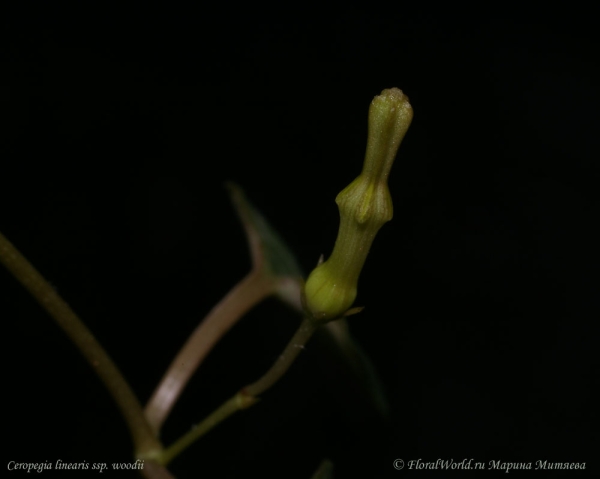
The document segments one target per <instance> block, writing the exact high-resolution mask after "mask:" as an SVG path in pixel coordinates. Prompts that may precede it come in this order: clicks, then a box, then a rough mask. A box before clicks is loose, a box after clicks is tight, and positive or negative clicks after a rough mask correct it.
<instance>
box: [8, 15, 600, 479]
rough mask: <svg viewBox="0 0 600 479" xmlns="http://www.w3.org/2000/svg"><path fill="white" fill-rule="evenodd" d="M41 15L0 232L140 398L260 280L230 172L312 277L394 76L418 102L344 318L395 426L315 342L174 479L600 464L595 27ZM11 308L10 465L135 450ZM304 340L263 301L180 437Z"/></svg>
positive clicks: (91, 383)
mask: <svg viewBox="0 0 600 479" xmlns="http://www.w3.org/2000/svg"><path fill="white" fill-rule="evenodd" d="M127 5H129V4H127ZM30 8H31V10H30V11H28V12H21V13H20V14H19V15H14V16H11V15H6V16H4V18H3V20H2V22H3V24H4V25H3V39H2V64H1V78H0V100H1V104H0V105H1V108H0V118H1V122H2V123H1V130H0V141H1V143H0V145H1V146H0V148H1V149H0V155H1V157H0V162H1V169H0V229H1V231H2V232H3V233H4V234H5V235H6V236H7V237H8V238H9V239H10V240H11V241H12V242H13V243H14V244H15V245H17V246H18V247H19V248H20V250H21V251H22V252H23V253H24V254H25V255H26V256H27V257H28V258H29V259H30V260H31V261H32V262H33V263H34V264H35V265H36V266H37V267H38V269H39V270H40V271H41V272H42V273H43V274H44V275H45V276H46V277H47V279H48V280H49V281H50V282H51V283H52V284H53V285H54V286H55V287H56V288H57V289H58V291H59V292H60V293H61V294H62V295H63V297H64V298H65V299H66V300H67V301H68V302H69V303H70V304H71V306H72V307H73V308H74V309H75V311H77V312H78V313H79V314H80V315H81V317H82V318H83V319H84V321H85V322H86V324H88V325H89V327H90V328H91V329H92V330H93V331H94V333H95V334H96V336H97V338H98V339H99V340H100V341H101V342H102V344H103V345H104V346H105V347H106V348H107V350H108V351H109V352H110V354H111V355H112V356H113V358H114V359H115V361H116V362H117V363H118V364H119V365H120V367H121V368H122V370H123V372H124V374H125V376H126V377H127V378H128V379H129V380H130V381H131V383H132V385H133V387H134V389H135V391H136V392H137V393H138V395H139V397H140V399H141V400H142V401H145V400H146V399H147V398H148V397H149V395H150V393H151V392H152V389H153V386H154V385H155V384H156V381H157V380H158V379H159V378H160V376H161V374H162V372H163V371H164V368H165V367H166V366H167V364H168V363H169V361H170V359H171V358H172V357H173V355H174V354H175V352H176V351H177V349H178V348H179V347H180V345H181V344H182V343H183V341H184V340H185V338H186V337H187V335H188V334H189V333H190V332H191V330H192V329H193V328H194V327H195V325H196V324H197V323H198V322H199V321H200V319H201V318H202V317H203V316H204V315H205V314H206V313H207V312H208V311H209V310H210V308H211V307H212V305H213V304H215V303H216V302H217V301H218V300H219V299H220V298H221V297H222V296H223V295H224V294H225V293H226V292H227V291H228V290H229V288H230V287H232V286H233V285H234V284H235V283H236V282H237V281H238V280H239V279H241V278H242V277H243V276H244V275H245V274H246V272H247V271H248V269H249V266H250V263H249V258H248V254H247V247H246V245H245V240H244V236H243V233H242V230H241V228H240V226H239V224H238V222H237V219H236V216H235V214H234V212H233V210H232V208H231V206H230V204H229V201H228V198H227V194H226V192H225V190H224V188H223V183H224V181H226V180H234V181H237V182H238V183H239V184H241V185H242V186H243V187H244V189H245V190H246V193H247V194H248V196H249V197H250V198H251V199H252V201H253V202H254V203H255V204H256V205H257V207H258V208H259V209H260V210H261V211H262V212H263V213H264V214H265V216H266V217H267V218H268V219H269V220H270V221H271V223H272V224H273V225H274V226H275V227H276V229H277V230H278V231H279V232H280V233H281V235H282V236H283V237H284V238H285V239H286V240H287V242H288V244H289V246H290V248H291V249H292V250H293V251H294V252H295V253H296V255H297V258H298V260H299V262H300V264H301V265H302V267H303V269H304V270H305V271H306V272H308V271H310V269H311V268H312V267H313V266H314V264H315V262H316V260H317V258H318V257H319V255H320V254H321V253H324V254H325V255H327V254H329V253H330V251H331V248H332V246H333V241H334V239H335V234H336V231H337V222H338V218H337V209H336V206H335V204H334V201H333V200H334V198H335V195H336V194H337V192H339V191H340V190H341V189H342V188H343V187H344V186H345V185H346V184H347V183H349V182H350V181H351V180H352V179H353V178H354V177H355V176H356V175H357V174H358V172H359V171H360V167H361V163H362V157H363V153H364V148H365V142H366V118H367V111H368V106H369V103H370V101H371V99H372V98H373V96H374V95H376V94H378V93H379V92H380V91H381V90H382V89H383V88H390V87H394V86H395V87H399V88H401V89H402V90H403V91H404V92H405V93H406V94H407V95H408V96H409V98H410V99H411V103H412V105H413V108H414V111H415V117H414V121H413V123H412V126H411V128H410V130H409V132H408V134H407V136H406V138H405V141H404V143H403V144H402V146H401V148H400V152H399V155H398V158H397V161H396V164H395V165H394V168H393V170H392V175H391V178H390V189H391V192H392V196H393V198H394V207H395V211H394V219H393V221H392V222H391V223H390V224H388V225H386V226H385V227H384V228H383V229H382V231H381V232H380V234H379V236H378V238H377V239H376V241H375V244H374V248H373V250H372V252H371V255H370V257H369V260H368V262H367V265H366V267H365V269H364V272H363V274H362V277H361V283H360V287H359V297H358V299H357V304H359V305H365V306H366V309H365V311H364V312H363V313H361V314H360V315H359V316H355V317H353V318H351V319H350V320H349V323H350V326H351V330H352V333H353V335H354V336H355V337H356V338H357V340H358V341H359V343H360V344H361V345H362V347H363V348H364V349H365V351H367V353H368V355H369V356H370V358H371V359H372V361H373V364H374V366H375V368H376V369H377V371H378V373H379V375H380V378H381V381H382V384H383V387H384V389H385V391H386V394H387V398H388V402H389V404H390V411H391V412H390V416H389V418H388V419H387V420H385V419H382V418H380V417H379V416H378V415H377V414H376V413H375V412H374V411H373V409H372V408H371V407H370V406H369V404H368V403H367V402H365V400H364V399H363V398H362V396H361V395H360V393H359V392H358V391H357V389H356V387H355V386H354V385H353V384H352V383H351V382H350V381H349V380H348V378H347V377H346V376H344V375H343V374H340V373H339V371H340V368H339V366H338V365H336V364H335V363H333V362H332V361H331V360H330V359H331V358H330V357H329V355H328V354H327V352H326V350H325V349H324V348H323V347H322V346H320V345H319V343H318V342H314V343H311V344H310V345H309V347H308V348H307V351H306V353H305V354H304V355H303V356H302V357H301V358H300V360H299V361H298V363H297V364H296V365H295V367H294V368H293V369H292V371H291V372H290V373H289V377H286V378H285V379H284V380H283V382H282V383H281V384H280V385H278V386H277V387H276V388H275V389H274V390H273V391H270V392H269V393H268V394H266V395H265V397H264V400H263V401H262V402H261V403H260V404H259V405H258V406H256V407H255V408H253V409H251V410H249V411H247V412H244V413H241V414H239V415H237V416H236V417H234V418H231V419H230V420H228V421H227V422H226V423H224V424H223V425H221V426H220V427H219V428H218V429H216V430H215V431H214V432H212V433H211V434H210V435H209V436H207V437H206V438H204V439H203V440H201V441H200V442H198V443H197V444H196V445H195V446H193V447H192V448H191V449H190V450H189V451H187V452H186V453H185V455H183V456H181V458H180V459H177V460H176V461H175V462H174V463H173V464H172V468H171V470H172V471H173V473H175V474H176V475H177V477H179V478H188V477H211V478H212V477H215V478H230V477H231V478H237V477H256V476H260V477H264V478H271V477H272V478H282V477H285V478H290V479H294V478H299V479H308V478H309V477H310V475H311V474H312V472H313V471H314V470H315V469H316V467H317V465H318V463H319V462H320V461H321V459H323V458H326V457H327V458H330V459H331V460H332V461H333V462H334V464H335V476H334V477H335V478H336V479H344V478H355V477H356V478H384V477H405V476H411V477H413V476H414V477H415V478H416V477H419V478H425V477H445V475H447V473H445V472H443V471H439V470H438V471H432V472H430V473H428V472H426V471H414V470H412V471H411V470H408V471H407V470H403V471H396V470H394V469H393V467H392V462H393V460H394V459H396V458H402V459H404V460H405V461H408V460H410V459H418V458H421V459H423V460H426V461H431V460H436V459H438V458H441V459H450V458H453V459H454V460H455V461H460V460H462V459H464V458H467V459H469V458H473V459H474V461H481V462H484V461H485V462H486V465H487V464H488V463H487V461H489V460H500V461H502V462H531V463H533V467H535V461H537V460H542V461H543V460H547V461H548V462H585V463H586V464H587V469H588V470H587V473H586V472H574V471H572V472H571V473H570V475H569V477H580V476H582V477H583V476H585V475H587V474H589V473H590V471H591V470H593V469H596V470H597V468H598V450H599V446H600V444H599V441H598V417H597V408H598V397H597V396H594V395H593V394H592V391H593V387H594V385H596V386H597V382H598V381H597V374H598V369H597V366H598V354H597V341H598V332H599V327H598V320H599V318H600V300H599V294H598V292H599V289H598V276H599V275H598V272H599V266H600V258H599V252H598V245H599V244H600V235H599V234H598V219H599V208H600V202H599V200H598V194H597V189H598V181H599V176H600V175H599V174H598V173H599V166H598V159H599V152H600V149H599V147H598V141H599V140H598V129H599V127H600V121H599V118H600V115H599V113H598V111H599V107H600V98H599V86H598V85H599V84H600V68H599V63H600V62H599V57H600V55H598V46H599V43H598V41H597V39H596V37H595V35H594V25H592V24H591V23H590V24H589V25H588V24H587V23H586V22H585V21H575V20H573V19H572V18H569V19H567V18H566V17H565V15H564V12H556V14H553V15H550V16H548V18H540V17H539V16H538V17H536V18H535V20H533V19H525V18H520V19H515V18H512V19H510V20H508V19H506V20H501V19H499V18H498V17H497V16H496V19H494V20H491V19H490V18H483V17H481V16H480V15H477V14H476V13H475V12H470V15H471V16H468V15H465V16H462V18H461V19H460V20H457V19H456V18H460V17H459V16H456V17H455V15H450V12H439V11H436V12H434V11H433V9H432V11H430V12H425V13H424V12H416V11H413V10H411V9H410V8H408V7H406V6H405V5H401V4H398V6H397V7H396V8H395V9H390V10H385V11H379V12H374V11H366V10H359V9H355V8H353V7H350V6H345V7H342V8H339V9H336V10H331V11H326V10H323V9H319V10H310V9H308V8H305V9H298V10H289V11H288V10H286V11H284V10H278V7H273V8H269V9H261V8H259V7H257V6H255V5H253V6H251V7H245V9H239V8H237V7H233V6H232V5H228V6H225V7H223V8H222V9H221V10H218V11H217V10H210V9H208V8H206V9H203V8H199V7H194V8H191V7H185V6H182V5H177V6H166V5H163V6H161V7H160V8H159V7H149V6H147V5H146V6H144V7H139V8H136V7H132V6H122V7H120V8H115V9H109V8H101V7H98V10H93V9H92V8H91V7H86V8H85V9H80V10H77V9H75V10H73V9H71V8H68V9H67V8H64V9H62V10H61V9H60V8H58V7H56V6H52V7H41V6H37V7H36V6H31V7H30ZM454 13H456V12H454ZM545 13H547V12H545ZM580 17H581V18H585V15H584V14H583V13H581V14H580ZM507 18H508V17H507ZM532 18H533V17H532ZM0 318H1V320H2V327H3V328H4V329H3V334H2V339H3V340H2V342H3V350H4V352H5V359H4V368H3V371H4V381H5V383H4V387H3V388H2V390H3V396H4V399H3V404H4V406H3V409H4V411H3V412H4V415H5V417H7V418H8V421H7V423H8V426H7V428H6V429H5V430H4V432H5V438H6V439H7V441H8V444H9V445H8V447H4V448H3V454H5V455H6V457H5V459H6V460H5V464H6V463H7V462H8V461H9V460H16V461H26V462H43V461H46V460H48V461H50V462H53V461H56V459H62V460H63V461H65V462H69V461H77V462H79V461H87V462H88V463H90V464H91V463H93V462H107V463H111V462H114V461H130V460H131V449H132V446H131V443H130V441H129V438H128V433H127V430H126V428H125V425H124V423H123V421H122V420H121V418H120V416H119V414H118V412H117V410H116V408H115V407H114V406H113V404H112V402H111V400H110V397H109V396H108V394H107V393H106V392H105V391H104V389H103V386H102V385H101V383H100V382H99V381H98V380H97V378H96V377H95V376H94V375H93V373H92V372H91V368H90V367H89V366H88V365H87V364H86V363H85V361H84V360H83V359H82V358H81V356H80V355H79V353H78V352H77V351H76V350H75V348H74V347H73V346H72V345H71V344H70V343H69V342H68V340H67V339H66V337H65V336H64V334H63V333H62V331H60V330H59V329H58V328H57V327H56V326H55V325H54V324H53V322H52V320H51V319H50V318H49V317H47V315H46V314H45V313H44V312H43V311H42V310H41V308H40V307H39V306H38V305H37V304H36V303H35V302H34V301H33V300H32V299H30V297H29V296H28V294H27V293H26V292H25V291H24V290H23V289H22V287H21V286H20V285H18V284H17V283H16V281H15V280H14V279H12V278H11V277H10V276H9V275H8V274H7V273H6V272H5V271H4V270H0ZM297 324H298V318H297V317H296V316H295V315H294V314H293V313H291V312H290V311H288V310H287V309H286V308H285V307H284V306H282V305H280V304H279V303H277V302H276V301H274V300H269V301H267V302H265V303H264V304H262V305H260V306H259V307H257V308H256V309H254V310H253V311H252V312H251V313H250V314H249V315H248V316H247V317H245V318H244V320H243V321H241V322H240V324H239V325H238V326H236V328H234V330H232V331H231V333H230V334H229V335H228V336H227V337H226V338H225V339H224V340H223V341H222V343H221V344H220V345H219V346H218V347H217V348H216V349H215V350H214V352H213V353H212V354H211V355H210V357H209V358H208V359H207V361H206V363H205V365H204V367H203V368H202V370H200V371H199V373H198V374H197V375H196V376H195V377H194V379H193V381H192V383H191V384H190V386H189V387H188V389H187V390H186V392H185V394H184V396H183V397H182V399H181V401H180V402H179V403H178V406H177V407H176V408H175V409H174V411H173V413H172V417H171V418H170V420H169V421H168V423H167V424H166V426H165V429H164V432H163V439H164V441H165V442H166V443H169V442H171V441H173V440H174V439H175V438H177V437H178V436H179V435H180V434H182V433H183V432H185V431H187V430H188V429H189V427H191V425H192V424H194V423H196V422H198V421H199V420H200V419H201V418H202V417H203V416H205V415H206V414H207V413H208V412H210V411H211V410H212V409H213V408H214V407H216V406H217V405H218V404H220V402H221V401H222V400H224V399H225V398H227V397H229V396H230V395H231V394H232V393H233V392H235V391H236V390H237V389H238V388H239V387H240V386H242V385H243V384H246V383H248V382H250V381H252V380H254V379H256V378H257V377H258V375H260V374H261V373H262V372H263V371H264V370H265V369H266V368H267V367H268V366H269V365H270V363H271V362H272V361H273V360H274V359H275V358H276V356H277V354H278V353H279V351H280V349H281V348H282V347H283V345H284V344H285V342H286V341H287V339H288V337H289V336H290V335H291V334H292V332H293V330H294V328H295V326H296V325H297ZM594 383H596V384H594ZM2 467H5V465H3V466H2ZM496 473H497V474H501V473H502V474H503V472H501V471H496ZM45 474H47V473H45ZM465 474H466V473H465ZM472 474H476V473H472ZM12 475H17V473H15V472H13V473H12ZM91 475H93V473H92V472H91V471H87V473H86V472H79V473H77V472H70V473H64V477H84V476H85V477H88V476H91ZM105 475H106V476H111V477H112V475H116V474H113V473H105ZM543 475H544V477H551V475H552V473H551V472H545V473H543ZM474 477H475V476H474Z"/></svg>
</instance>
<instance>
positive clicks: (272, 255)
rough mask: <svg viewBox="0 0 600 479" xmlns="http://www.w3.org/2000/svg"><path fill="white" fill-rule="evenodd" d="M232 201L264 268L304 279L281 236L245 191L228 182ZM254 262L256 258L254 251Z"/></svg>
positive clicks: (280, 274)
mask: <svg viewBox="0 0 600 479" xmlns="http://www.w3.org/2000/svg"><path fill="white" fill-rule="evenodd" d="M226 186H227V188H228V190H229V194H230V196H231V200H232V201H233V204H234V206H235V208H236V210H237V212H238V214H239V215H240V219H241V220H242V223H243V224H244V228H246V234H247V235H248V239H249V241H250V243H251V244H250V248H251V249H253V246H254V247H255V248H258V249H259V251H257V253H260V254H261V256H262V257H261V258H260V260H262V261H264V267H265V268H266V269H267V270H268V271H269V272H270V273H271V274H273V275H274V276H277V277H278V276H291V277H295V278H302V270H301V269H300V266H299V265H298V262H297V261H296V258H295V257H294V255H293V253H292V252H291V251H290V249H289V248H288V247H287V245H286V244H285V242H284V241H283V239H282V238H281V236H279V234H278V233H277V232H276V231H275V230H274V229H273V228H272V227H271V225H270V224H269V223H268V222H267V220H266V219H265V217H264V216H263V215H262V214H261V213H260V212H259V211H258V210H257V209H256V208H255V207H254V206H253V205H252V203H250V201H248V198H246V195H245V194H244V192H243V190H242V189H241V188H240V187H239V186H238V185H236V184H235V183H231V182H228V183H227V185H226ZM252 254H253V260H255V257H254V251H253V252H252Z"/></svg>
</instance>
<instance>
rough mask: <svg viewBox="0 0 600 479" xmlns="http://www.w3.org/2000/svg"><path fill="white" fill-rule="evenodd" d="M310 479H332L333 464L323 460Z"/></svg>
mask: <svg viewBox="0 0 600 479" xmlns="http://www.w3.org/2000/svg"><path fill="white" fill-rule="evenodd" d="M310 479H333V463H332V462H331V461H330V460H329V459H323V462H321V464H320V465H319V468H318V469H317V470H316V471H315V473H314V474H313V475H312V476H311V478H310Z"/></svg>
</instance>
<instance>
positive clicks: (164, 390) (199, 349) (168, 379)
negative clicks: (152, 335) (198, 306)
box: [145, 270, 274, 433]
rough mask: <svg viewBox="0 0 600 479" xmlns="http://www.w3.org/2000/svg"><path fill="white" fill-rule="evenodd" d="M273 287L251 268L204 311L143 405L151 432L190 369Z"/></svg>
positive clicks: (159, 425) (185, 381) (265, 277)
mask: <svg viewBox="0 0 600 479" xmlns="http://www.w3.org/2000/svg"><path fill="white" fill-rule="evenodd" d="M273 289H274V283H273V280H271V279H269V278H267V276H266V275H265V274H264V271H262V270H253V271H251V272H250V273H249V274H248V275H247V276H246V277H245V278H244V279H243V280H242V281H240V282H239V283H238V284H237V285H236V286H235V287H234V288H233V289H232V290H231V291H229V293H228V294H227V295H226V296H225V297H224V298H223V299H222V300H221V301H220V302H219V303H218V304H217V305H216V306H215V307H214V308H213V309H212V310H211V311H210V313H208V316H207V317H206V318H205V319H204V321H202V323H200V324H199V325H198V327H197V328H196V329H195V330H194V332H193V333H192V334H191V336H190V337H189V338H188V340H187V342H186V343H185V344H184V346H183V347H182V348H181V350H180V351H179V353H178V354H177V356H175V358H174V359H173V361H172V362H171V365H170V366H169V369H167V372H166V373H165V374H164V376H163V377H162V379H161V381H160V383H159V384H158V386H157V387H156V389H155V390H154V393H153V394H152V396H151V398H150V400H149V401H148V404H147V405H146V409H145V414H146V418H147V420H148V422H149V423H150V424H151V426H152V427H153V429H154V431H156V432H157V433H158V431H160V428H161V426H162V424H163V423H164V421H165V419H166V418H167V416H168V415H169V413H170V412H171V409H172V408H173V406H174V405H175V402H176V401H177V399H178V398H179V396H180V395H181V393H182V391H183V389H184V388H185V386H186V385H187V383H188V381H189V380H190V378H191V377H192V375H193V374H194V371H196V369H198V367H199V366H200V364H201V363H202V361H203V360H204V358H205V357H206V356H207V355H208V353H209V352H210V351H211V350H212V348H213V347H214V346H215V344H217V342H218V341H219V339H221V338H222V337H223V335H225V333H226V332H227V331H229V329H231V327H232V326H233V325H235V323H236V322H237V321H238V320H239V319H240V318H241V317H242V316H243V315H244V314H246V312H248V310H250V309H251V308H252V307H253V306H255V305H256V304H258V303H259V302H261V301H262V300H263V299H264V298H266V297H267V296H269V295H270V294H271V293H272V292H273Z"/></svg>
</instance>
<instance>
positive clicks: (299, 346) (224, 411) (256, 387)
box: [157, 318, 319, 465]
mask: <svg viewBox="0 0 600 479" xmlns="http://www.w3.org/2000/svg"><path fill="white" fill-rule="evenodd" d="M318 326H319V325H318V324H316V323H314V322H313V320H311V319H309V318H305V319H304V320H303V321H302V323H301V324H300V327H299V328H298V330H297V331H296V332H295V334H294V336H293V337H292V339H291V340H290V342H289V343H288V344H287V346H286V347H285V349H284V350H283V352H282V353H281V354H280V355H279V357H278V358H277V360H276V361H275V363H273V365H272V366H271V368H270V369H269V370H268V371H267V372H266V373H265V374H264V375H263V376H262V377H261V378H260V379H258V381H255V382H253V383H252V384H249V385H248V386H245V387H243V388H242V389H240V391H239V392H238V393H237V394H235V395H234V396H233V397H231V398H229V399H228V400H227V401H225V402H224V403H223V404H222V405H221V406H219V407H218V408H217V409H216V410H214V411H213V412H212V413H211V414H210V415H209V416H208V417H206V418H205V419H204V420H203V421H202V422H201V423H200V424H198V425H197V426H196V427H195V428H193V429H192V430H191V431H189V432H188V433H186V434H184V435H183V436H182V437H180V438H179V439H178V440H177V441H175V442H174V443H173V444H172V445H171V446H169V447H168V448H166V449H165V450H164V451H163V452H162V453H161V455H160V457H159V458H158V459H157V461H159V462H160V463H161V464H163V465H166V464H168V463H169V462H171V461H172V460H173V459H174V458H175V457H176V456H177V455H179V454H180V453H181V452H182V451H184V450H185V449H186V448H187V447H188V446H190V445H191V444H192V443H193V442H194V441H196V440H197V439H199V438H200V437H202V436H203V435H204V434H206V433H207V432H208V431H210V430H211V429H212V428H213V427H215V426H216V425H217V424H219V423H220V422H222V421H224V420H225V419H227V418H228V417H229V416H231V415H232V414H234V413H235V412H237V411H239V410H241V409H246V408H249V407H250V406H252V405H253V404H255V403H256V402H257V401H258V399H259V398H258V396H259V395H260V394H262V393H264V392H265V391H267V390H268V389H270V388H271V387H272V386H273V385H274V384H275V383H276V382H277V381H279V379H281V377H282V376H283V375H284V374H285V372H286V371H287V370H288V369H289V368H290V366H291V365H292V363H293V362H294V360H295V359H296V357H297V356H298V354H299V353H300V351H302V350H303V349H304V345H305V344H306V343H307V342H308V340H309V339H310V337H311V336H312V335H313V333H314V332H315V331H316V330H317V328H318Z"/></svg>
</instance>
